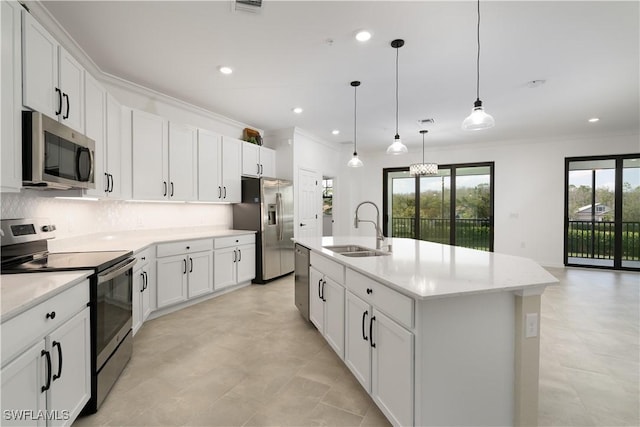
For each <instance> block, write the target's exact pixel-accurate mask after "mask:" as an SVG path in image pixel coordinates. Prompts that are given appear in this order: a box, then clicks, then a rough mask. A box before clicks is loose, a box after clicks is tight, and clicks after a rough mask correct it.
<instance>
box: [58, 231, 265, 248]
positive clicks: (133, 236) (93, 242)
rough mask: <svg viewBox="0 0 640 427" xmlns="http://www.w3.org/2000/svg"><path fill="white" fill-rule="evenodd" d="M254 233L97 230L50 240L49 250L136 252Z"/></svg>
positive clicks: (252, 232)
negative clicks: (150, 248) (191, 240)
mask: <svg viewBox="0 0 640 427" xmlns="http://www.w3.org/2000/svg"><path fill="white" fill-rule="evenodd" d="M243 234H255V231H250V230H229V229H220V228H216V227H185V228H167V229H165V228H162V229H156V230H128V231H117V232H111V233H96V234H90V235H87V236H80V237H69V238H65V239H51V240H49V242H48V243H49V251H50V252H70V251H73V252H77V251H117V250H123V251H133V252H138V251H140V250H142V249H144V248H146V247H148V246H150V245H153V244H156V243H165V242H175V241H180V240H190V239H206V238H213V237H225V236H240V235H243Z"/></svg>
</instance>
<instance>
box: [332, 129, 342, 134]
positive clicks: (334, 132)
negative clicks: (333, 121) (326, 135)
mask: <svg viewBox="0 0 640 427" xmlns="http://www.w3.org/2000/svg"><path fill="white" fill-rule="evenodd" d="M331 134H332V135H339V134H340V131H339V130H338V129H334V130H332V131H331Z"/></svg>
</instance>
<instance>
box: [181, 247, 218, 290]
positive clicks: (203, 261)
mask: <svg viewBox="0 0 640 427" xmlns="http://www.w3.org/2000/svg"><path fill="white" fill-rule="evenodd" d="M187 261H188V263H189V298H194V297H197V296H200V295H204V294H208V293H210V292H213V274H212V271H211V270H212V268H213V251H206V252H197V253H194V254H190V255H189V256H188V257H187Z"/></svg>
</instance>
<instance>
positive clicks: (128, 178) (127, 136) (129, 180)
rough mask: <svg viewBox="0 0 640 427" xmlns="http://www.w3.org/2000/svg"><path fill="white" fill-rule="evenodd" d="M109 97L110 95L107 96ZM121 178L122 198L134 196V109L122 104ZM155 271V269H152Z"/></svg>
mask: <svg viewBox="0 0 640 427" xmlns="http://www.w3.org/2000/svg"><path fill="white" fill-rule="evenodd" d="M107 99H108V97H107ZM120 120H121V122H120V126H121V132H120V148H121V149H122V153H121V155H120V164H121V167H120V179H117V177H114V179H117V180H118V181H119V182H120V188H119V190H120V198H121V199H132V198H133V193H132V190H133V155H132V153H133V148H132V147H133V110H132V109H131V108H129V107H125V106H122V109H121V113H120ZM108 122H109V107H108V106H107V140H108V139H109V133H108V132H109V130H108V129H109V123H108ZM152 270H154V271H155V269H152Z"/></svg>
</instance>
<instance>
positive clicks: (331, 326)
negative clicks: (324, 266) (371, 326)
mask: <svg viewBox="0 0 640 427" xmlns="http://www.w3.org/2000/svg"><path fill="white" fill-rule="evenodd" d="M309 318H310V320H311V322H312V323H313V324H314V325H315V326H316V328H317V329H318V331H319V332H320V333H321V334H322V335H323V336H324V337H325V339H326V340H327V342H328V343H329V345H330V346H331V347H332V348H333V350H334V351H335V352H336V354H338V356H340V358H341V359H344V328H345V325H344V287H343V286H342V285H340V284H339V283H337V282H336V281H335V280H332V279H331V278H330V277H328V276H327V275H325V274H323V273H322V272H321V271H318V270H317V269H316V268H314V267H310V268H309Z"/></svg>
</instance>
